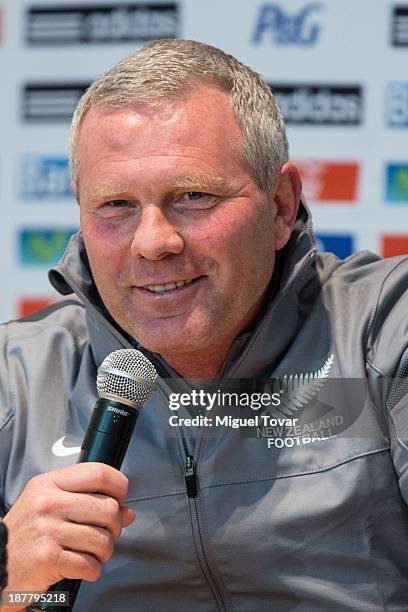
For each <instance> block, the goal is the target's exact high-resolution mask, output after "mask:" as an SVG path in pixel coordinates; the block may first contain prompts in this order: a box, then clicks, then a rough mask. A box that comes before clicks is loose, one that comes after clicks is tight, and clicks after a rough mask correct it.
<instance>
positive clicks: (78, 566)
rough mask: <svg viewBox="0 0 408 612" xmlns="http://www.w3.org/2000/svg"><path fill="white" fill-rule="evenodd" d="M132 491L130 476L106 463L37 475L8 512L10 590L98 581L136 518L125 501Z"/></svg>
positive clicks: (81, 464)
mask: <svg viewBox="0 0 408 612" xmlns="http://www.w3.org/2000/svg"><path fill="white" fill-rule="evenodd" d="M127 491H128V479H127V478H126V476H124V475H123V474H122V473H121V472H119V471H118V470H116V469H114V468H112V467H110V466H108V465H105V464H103V463H79V464H76V465H72V466H69V467H66V468H63V469H61V470H56V471H53V472H47V473H45V474H40V475H38V476H35V477H34V478H32V479H31V480H30V481H29V482H28V484H27V486H26V487H25V489H24V490H23V492H22V493H21V495H20V497H19V498H18V499H17V501H16V503H15V504H14V506H13V507H12V508H11V510H10V511H9V512H8V514H7V515H6V516H5V517H4V522H5V523H6V525H7V527H8V531H9V543H8V576H9V579H8V582H7V586H6V590H7V591H42V592H43V591H46V590H47V589H48V587H49V586H50V585H52V584H54V583H55V582H58V581H59V580H61V579H62V578H81V579H83V580H89V581H92V582H93V581H95V580H97V579H98V578H99V576H100V575H101V570H102V564H103V563H106V561H108V559H110V557H111V556H112V553H113V543H114V541H115V540H116V539H117V538H118V537H119V536H120V534H121V531H122V529H123V528H124V527H128V526H129V525H130V524H131V523H132V522H133V520H134V518H135V513H134V511H133V510H132V509H131V508H127V507H125V506H123V502H124V500H125V499H126V495H127ZM14 610H15V608H14Z"/></svg>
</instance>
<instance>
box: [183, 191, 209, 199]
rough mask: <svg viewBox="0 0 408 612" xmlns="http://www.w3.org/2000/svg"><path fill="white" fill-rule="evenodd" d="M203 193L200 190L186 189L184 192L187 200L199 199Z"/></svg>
mask: <svg viewBox="0 0 408 612" xmlns="http://www.w3.org/2000/svg"><path fill="white" fill-rule="evenodd" d="M204 195H205V194H204V193H203V192H202V191H188V192H187V193H186V197H187V198H188V199H189V200H199V199H200V198H202V197H203V196H204Z"/></svg>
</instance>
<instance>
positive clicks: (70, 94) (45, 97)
mask: <svg viewBox="0 0 408 612" xmlns="http://www.w3.org/2000/svg"><path fill="white" fill-rule="evenodd" d="M89 85H90V83H27V84H26V85H24V87H23V104H22V112H23V119H24V120H25V121H70V120H71V118H72V115H73V113H74V109H75V107H76V105H77V104H78V102H79V99H80V98H81V96H82V95H83V94H84V93H85V90H86V89H87V88H88V87H89Z"/></svg>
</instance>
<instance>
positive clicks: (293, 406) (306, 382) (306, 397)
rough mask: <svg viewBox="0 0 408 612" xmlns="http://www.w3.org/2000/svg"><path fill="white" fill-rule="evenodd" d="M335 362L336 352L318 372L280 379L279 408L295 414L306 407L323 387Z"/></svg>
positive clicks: (285, 412) (292, 375)
mask: <svg viewBox="0 0 408 612" xmlns="http://www.w3.org/2000/svg"><path fill="white" fill-rule="evenodd" d="M333 362H334V354H331V355H330V357H328V358H327V360H326V361H325V363H324V365H323V366H322V367H321V368H320V369H319V370H317V371H316V372H310V373H307V374H290V375H289V376H288V375H285V376H283V378H280V379H278V381H279V383H278V384H279V385H280V393H281V401H280V405H279V408H277V410H279V411H280V412H283V413H284V414H286V415H287V416H293V415H295V414H296V413H297V411H298V410H299V408H304V406H306V404H308V403H309V402H310V400H312V399H313V398H315V397H316V396H317V394H318V393H319V391H320V390H321V389H322V387H323V385H324V383H325V382H326V380H327V378H328V377H329V374H330V370H331V368H332V365H333Z"/></svg>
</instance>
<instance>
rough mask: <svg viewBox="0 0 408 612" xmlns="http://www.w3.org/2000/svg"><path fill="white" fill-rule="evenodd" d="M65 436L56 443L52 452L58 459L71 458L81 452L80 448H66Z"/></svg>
mask: <svg viewBox="0 0 408 612" xmlns="http://www.w3.org/2000/svg"><path fill="white" fill-rule="evenodd" d="M64 440H65V436H62V438H60V439H59V440H57V441H56V442H54V444H53V445H52V448H51V451H52V453H53V454H54V455H55V456H56V457H69V455H76V454H77V453H79V452H80V450H81V447H80V446H64Z"/></svg>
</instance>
